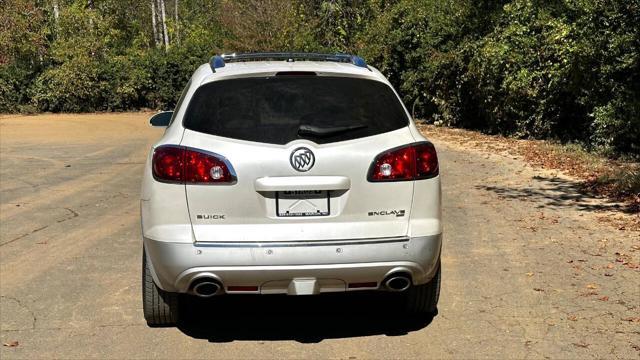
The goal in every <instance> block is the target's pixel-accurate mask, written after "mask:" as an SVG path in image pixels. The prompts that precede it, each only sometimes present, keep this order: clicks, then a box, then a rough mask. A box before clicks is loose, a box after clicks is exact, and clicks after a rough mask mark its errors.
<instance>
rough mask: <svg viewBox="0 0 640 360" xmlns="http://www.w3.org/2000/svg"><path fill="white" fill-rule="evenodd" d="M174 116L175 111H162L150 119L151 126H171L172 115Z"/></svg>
mask: <svg viewBox="0 0 640 360" xmlns="http://www.w3.org/2000/svg"><path fill="white" fill-rule="evenodd" d="M172 116H173V111H162V112H159V113H157V114H155V115H153V116H152V117H151V119H149V123H150V124H151V126H164V127H167V126H169V123H170V122H171V117H172Z"/></svg>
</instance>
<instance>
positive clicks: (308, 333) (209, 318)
mask: <svg viewBox="0 0 640 360" xmlns="http://www.w3.org/2000/svg"><path fill="white" fill-rule="evenodd" d="M393 295H396V294H385V293H383V294H380V293H377V294H371V293H357V294H354V293H349V294H344V293H343V294H322V295H317V296H286V295H269V296H243V295H233V296H220V297H214V298H211V299H200V298H196V297H193V296H185V297H184V298H183V300H184V301H182V300H181V305H182V307H181V309H180V311H181V320H180V322H179V323H178V329H180V330H181V331H182V332H183V333H184V334H186V335H188V336H191V337H194V338H198V339H207V340H208V341H210V342H216V343H218V342H232V341H236V340H252V341H273V340H294V341H298V342H301V343H317V342H321V341H322V340H324V339H335V338H350V337H359V336H370V335H387V336H401V335H406V334H408V333H409V332H412V331H417V330H420V329H423V328H425V327H426V326H428V325H429V324H430V323H431V321H432V320H433V318H434V316H435V315H436V314H434V315H429V316H425V317H423V318H415V317H412V318H408V317H406V316H403V315H401V313H400V312H399V311H398V309H399V306H400V304H399V299H398V297H397V296H393Z"/></svg>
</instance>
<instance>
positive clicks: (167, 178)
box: [152, 145, 184, 183]
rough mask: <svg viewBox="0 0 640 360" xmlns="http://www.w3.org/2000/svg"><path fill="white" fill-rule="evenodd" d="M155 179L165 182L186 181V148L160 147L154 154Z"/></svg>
mask: <svg viewBox="0 0 640 360" xmlns="http://www.w3.org/2000/svg"><path fill="white" fill-rule="evenodd" d="M152 166H153V177H154V178H156V180H160V181H164V182H180V183H181V182H183V181H184V148H182V147H180V146H171V145H168V146H160V147H158V148H157V149H156V150H155V151H154V152H153V165H152Z"/></svg>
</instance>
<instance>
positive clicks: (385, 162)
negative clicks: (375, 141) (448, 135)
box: [367, 142, 438, 182]
mask: <svg viewBox="0 0 640 360" xmlns="http://www.w3.org/2000/svg"><path fill="white" fill-rule="evenodd" d="M437 175H438V156H437V154H436V149H435V147H434V146H433V144H431V143H429V142H421V143H415V144H411V145H407V146H403V147H400V148H395V149H391V150H387V151H385V152H383V153H381V154H379V155H378V156H376V158H375V160H373V164H371V168H370V170H369V175H368V176H367V180H369V181H371V182H379V181H407V180H420V179H428V178H432V177H435V176H437Z"/></svg>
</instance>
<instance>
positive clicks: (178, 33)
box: [175, 0, 180, 44]
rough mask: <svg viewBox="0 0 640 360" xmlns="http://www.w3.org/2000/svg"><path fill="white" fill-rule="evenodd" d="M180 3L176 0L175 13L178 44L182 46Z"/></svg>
mask: <svg viewBox="0 0 640 360" xmlns="http://www.w3.org/2000/svg"><path fill="white" fill-rule="evenodd" d="M178 3H179V0H176V11H175V15H176V38H175V40H176V43H178V44H180V18H178Z"/></svg>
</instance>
